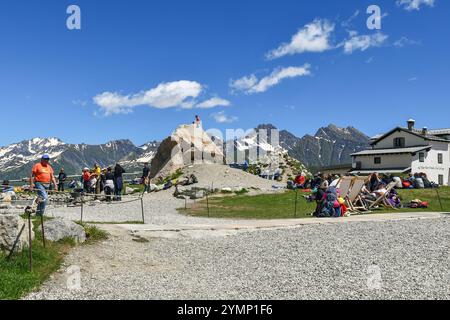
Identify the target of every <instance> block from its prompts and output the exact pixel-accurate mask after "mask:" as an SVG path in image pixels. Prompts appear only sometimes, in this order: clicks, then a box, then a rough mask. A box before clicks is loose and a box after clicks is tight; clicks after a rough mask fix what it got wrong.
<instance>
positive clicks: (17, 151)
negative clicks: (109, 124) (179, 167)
mask: <svg viewBox="0 0 450 320" xmlns="http://www.w3.org/2000/svg"><path fill="white" fill-rule="evenodd" d="M157 147H158V142H156V141H155V142H149V143H146V144H144V145H142V146H140V147H137V146H135V145H134V144H133V143H132V142H131V141H130V140H116V141H110V142H108V143H105V144H100V145H88V144H68V143H64V142H63V141H61V140H60V139H58V138H34V139H31V140H25V141H22V142H19V143H15V144H11V145H9V146H7V147H2V148H0V177H1V179H21V178H24V177H27V176H28V175H29V174H30V171H31V167H32V166H33V164H34V163H35V162H36V161H37V160H38V159H39V158H40V157H41V156H42V155H43V154H45V153H47V154H49V155H50V157H51V159H52V164H53V167H54V169H55V171H56V170H59V169H60V168H64V169H65V171H66V172H67V173H68V174H79V173H81V169H82V168H84V167H89V168H91V167H93V165H94V163H98V164H99V165H100V166H101V167H106V166H109V165H114V164H115V163H116V162H119V161H120V162H121V163H123V164H124V166H126V168H128V170H132V169H133V168H134V167H137V166H139V167H140V166H141V165H140V163H142V162H146V161H149V160H151V158H152V157H153V155H154V153H155V152H156V149H157ZM138 164H139V165H138Z"/></svg>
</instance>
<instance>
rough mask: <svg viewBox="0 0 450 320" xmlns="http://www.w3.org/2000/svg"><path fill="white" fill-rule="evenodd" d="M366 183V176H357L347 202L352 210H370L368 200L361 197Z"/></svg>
mask: <svg viewBox="0 0 450 320" xmlns="http://www.w3.org/2000/svg"><path fill="white" fill-rule="evenodd" d="M365 183H366V177H356V178H355V180H354V181H353V184H352V187H351V189H350V192H349V193H348V196H347V199H346V204H347V207H348V208H349V211H350V212H361V211H364V212H367V211H369V210H368V209H369V208H368V206H367V205H366V202H365V201H364V200H363V199H362V197H361V191H362V188H363V187H364V185H365Z"/></svg>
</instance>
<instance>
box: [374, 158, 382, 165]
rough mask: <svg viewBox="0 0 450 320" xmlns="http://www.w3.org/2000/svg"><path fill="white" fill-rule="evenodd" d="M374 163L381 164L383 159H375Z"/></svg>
mask: <svg viewBox="0 0 450 320" xmlns="http://www.w3.org/2000/svg"><path fill="white" fill-rule="evenodd" d="M373 162H374V163H375V164H381V157H375V158H374V159H373Z"/></svg>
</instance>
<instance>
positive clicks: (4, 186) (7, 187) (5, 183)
mask: <svg viewBox="0 0 450 320" xmlns="http://www.w3.org/2000/svg"><path fill="white" fill-rule="evenodd" d="M7 192H14V188H13V187H12V186H10V185H9V180H3V183H2V193H7Z"/></svg>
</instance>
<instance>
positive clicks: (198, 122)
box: [195, 115, 202, 128]
mask: <svg viewBox="0 0 450 320" xmlns="http://www.w3.org/2000/svg"><path fill="white" fill-rule="evenodd" d="M201 125H202V122H201V120H200V117H199V116H198V115H195V126H196V127H197V128H200V127H201Z"/></svg>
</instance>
